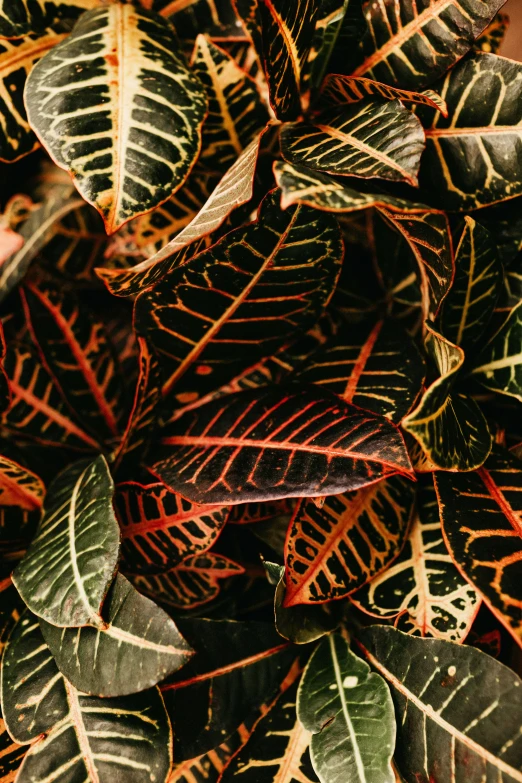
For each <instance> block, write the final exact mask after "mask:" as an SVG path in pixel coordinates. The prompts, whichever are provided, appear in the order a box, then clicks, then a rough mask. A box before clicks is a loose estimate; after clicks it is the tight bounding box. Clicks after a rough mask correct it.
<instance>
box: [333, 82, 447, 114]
mask: <svg viewBox="0 0 522 783" xmlns="http://www.w3.org/2000/svg"><path fill="white" fill-rule="evenodd" d="M321 95H322V97H323V98H324V100H325V101H328V102H329V103H336V104H340V103H358V102H359V101H361V100H363V99H364V98H368V97H372V96H380V97H381V98H386V99H387V100H389V101H393V100H399V101H401V102H402V103H407V104H409V103H413V104H419V105H421V106H422V105H424V106H430V107H431V108H432V109H436V110H437V111H440V113H441V114H442V115H443V117H447V115H448V109H447V106H446V103H445V101H444V100H443V99H442V98H441V97H440V95H438V94H437V93H436V92H434V90H424V92H411V91H410V90H399V89H398V88H397V87H390V86H389V85H388V84H382V83H381V82H374V81H373V80H372V79H364V78H363V77H352V76H343V75H341V74H335V73H332V74H329V75H328V76H327V77H326V79H325V81H324V84H323V87H322V90H321Z"/></svg>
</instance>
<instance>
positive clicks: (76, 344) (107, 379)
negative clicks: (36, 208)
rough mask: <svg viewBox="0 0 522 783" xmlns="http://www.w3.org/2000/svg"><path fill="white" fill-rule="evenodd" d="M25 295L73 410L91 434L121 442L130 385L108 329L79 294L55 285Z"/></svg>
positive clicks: (47, 359) (48, 362) (36, 333)
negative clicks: (120, 420)
mask: <svg viewBox="0 0 522 783" xmlns="http://www.w3.org/2000/svg"><path fill="white" fill-rule="evenodd" d="M21 295H22V299H23V302H24V310H25V315H26V318H27V322H28V324H29V326H30V330H31V334H32V335H33V337H34V341H35V342H36V344H37V345H38V346H39V348H40V353H41V355H42V358H43V361H44V364H45V366H46V368H47V369H48V370H49V372H50V373H51V375H53V377H54V378H55V379H56V382H57V385H58V386H59V388H60V390H61V391H62V394H63V396H64V398H65V399H66V401H67V402H68V404H69V406H70V407H71V409H72V410H73V411H78V414H79V416H80V418H81V419H82V420H83V422H84V424H85V426H86V427H87V428H88V429H89V430H90V431H92V432H94V433H99V434H100V436H101V437H102V438H104V439H108V438H111V437H116V436H117V435H118V429H119V424H118V418H119V417H120V416H121V414H122V412H123V411H122V409H123V395H124V384H123V377H122V375H121V374H120V371H119V367H118V365H117V364H116V360H115V356H114V349H113V347H112V345H111V343H110V341H109V337H108V334H107V332H106V330H105V328H104V326H103V324H102V323H101V322H100V321H97V320H95V319H94V318H93V316H92V314H91V312H89V310H87V309H86V308H85V307H84V306H82V304H81V302H80V300H79V299H76V297H75V296H74V294H72V293H71V292H70V291H67V292H65V291H62V290H60V288H59V287H58V286H55V285H53V284H51V283H46V284H41V285H40V286H36V285H33V284H28V285H27V286H26V287H25V288H24V289H23V290H22V292H21Z"/></svg>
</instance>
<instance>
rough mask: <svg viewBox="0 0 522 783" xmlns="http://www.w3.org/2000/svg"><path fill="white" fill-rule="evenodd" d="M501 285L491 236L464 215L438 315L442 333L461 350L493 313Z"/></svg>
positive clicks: (476, 337)
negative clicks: (448, 286) (450, 280)
mask: <svg viewBox="0 0 522 783" xmlns="http://www.w3.org/2000/svg"><path fill="white" fill-rule="evenodd" d="M501 286H502V264H501V263H500V261H499V258H498V255H497V250H496V246H495V241H494V238H493V236H492V235H491V234H490V233H489V231H486V229H485V228H483V227H482V226H481V225H480V223H477V222H476V221H475V220H473V218H471V217H466V218H465V226H464V230H463V232H462V235H461V237H460V240H459V245H458V247H457V251H456V255H455V279H454V280H453V284H452V287H451V289H450V291H449V293H448V295H447V296H446V298H445V300H444V302H443V305H442V311H441V314H440V325H441V331H442V333H443V334H444V336H445V337H446V338H447V339H448V340H450V341H451V342H454V343H455V344H456V345H459V346H460V347H461V348H463V349H465V350H467V349H468V348H471V347H472V346H473V345H475V344H476V343H477V342H478V341H479V340H480V338H481V337H482V333H483V331H484V329H485V327H486V325H487V323H488V321H489V319H490V318H491V316H492V315H493V311H494V309H495V305H496V303H497V299H498V296H499V293H500V289H501ZM521 334H522V333H521Z"/></svg>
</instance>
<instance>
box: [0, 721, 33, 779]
mask: <svg viewBox="0 0 522 783" xmlns="http://www.w3.org/2000/svg"><path fill="white" fill-rule="evenodd" d="M26 752H27V748H24V747H23V745H19V744H18V743H17V742H14V741H13V740H12V739H11V737H10V736H9V734H8V731H7V729H6V726H5V723H4V721H3V719H2V718H0V783H14V780H15V778H16V774H17V772H18V769H19V767H20V764H21V763H22V761H23V758H24V756H25V754H26Z"/></svg>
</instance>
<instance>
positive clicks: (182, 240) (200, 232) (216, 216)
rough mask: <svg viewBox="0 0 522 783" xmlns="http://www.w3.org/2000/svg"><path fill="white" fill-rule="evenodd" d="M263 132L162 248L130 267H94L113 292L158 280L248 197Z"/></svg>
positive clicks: (129, 291) (130, 291) (132, 291)
mask: <svg viewBox="0 0 522 783" xmlns="http://www.w3.org/2000/svg"><path fill="white" fill-rule="evenodd" d="M262 136H263V133H260V134H259V136H258V137H257V138H256V139H254V140H253V141H251V142H250V144H249V145H248V147H246V148H245V149H244V150H243V152H242V153H241V155H240V156H239V158H238V159H237V161H236V162H235V163H234V165H233V166H231V167H230V169H229V170H228V171H227V173H226V174H225V175H224V176H223V177H222V179H221V180H220V182H219V184H218V185H217V186H216V188H215V190H214V191H213V192H212V193H211V194H210V196H209V198H208V199H207V201H206V202H205V204H204V205H203V206H202V208H201V209H200V211H199V212H198V213H197V215H196V216H195V217H194V218H193V220H191V222H190V223H189V224H188V225H187V226H185V228H184V229H183V231H181V232H180V233H179V234H178V235H177V236H176V237H175V238H174V239H172V240H171V241H170V242H169V243H168V244H167V245H165V247H164V248H162V249H161V250H159V251H158V252H157V253H155V254H154V255H153V256H152V257H151V258H149V259H147V261H143V262H142V263H141V264H137V265H136V266H135V267H133V268H132V269H104V268H99V269H97V270H96V272H97V274H98V276H99V277H100V278H101V279H102V280H103V282H104V283H105V285H106V286H107V288H108V289H109V291H110V292H111V293H112V294H114V295H115V296H136V295H137V294H139V293H140V292H141V291H144V290H145V289H147V288H150V287H151V286H152V285H153V284H154V283H156V282H157V281H158V280H161V278H162V277H164V276H165V275H166V274H167V272H169V271H170V270H171V269H174V267H176V266H178V263H179V255H181V254H182V251H183V249H184V248H186V247H187V246H188V245H191V244H192V243H196V242H197V241H198V240H200V239H202V238H203V237H204V236H207V235H208V234H211V233H212V232H213V231H216V230H217V229H218V228H219V227H220V226H221V224H222V223H223V222H224V221H225V220H226V218H227V217H228V215H230V213H231V212H232V210H234V209H235V208H236V207H239V206H241V204H244V203H246V202H247V201H250V199H251V198H252V194H253V187H254V174H255V170H256V164H257V157H258V154H259V145H260V143H261V138H262Z"/></svg>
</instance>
